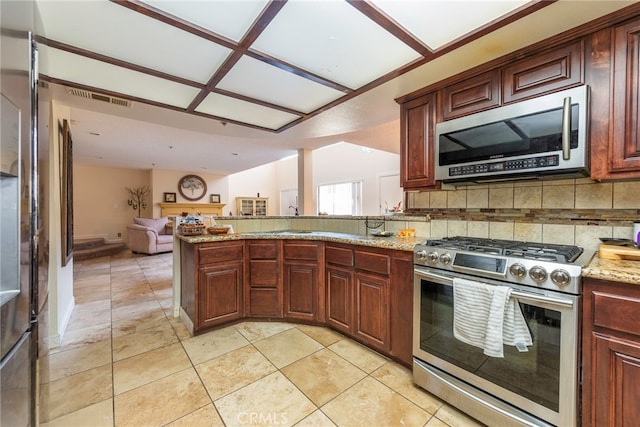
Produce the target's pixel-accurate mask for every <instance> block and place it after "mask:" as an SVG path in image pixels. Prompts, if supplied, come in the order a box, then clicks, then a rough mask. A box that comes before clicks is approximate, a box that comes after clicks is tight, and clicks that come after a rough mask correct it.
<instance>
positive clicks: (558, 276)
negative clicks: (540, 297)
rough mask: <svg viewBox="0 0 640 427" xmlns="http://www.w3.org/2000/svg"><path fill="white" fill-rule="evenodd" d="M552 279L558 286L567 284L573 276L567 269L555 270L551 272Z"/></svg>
mask: <svg viewBox="0 0 640 427" xmlns="http://www.w3.org/2000/svg"><path fill="white" fill-rule="evenodd" d="M551 281H552V282H553V283H555V284H556V285H558V286H567V285H568V284H569V282H571V276H570V275H569V273H567V271H566V270H562V269H558V270H553V271H552V272H551Z"/></svg>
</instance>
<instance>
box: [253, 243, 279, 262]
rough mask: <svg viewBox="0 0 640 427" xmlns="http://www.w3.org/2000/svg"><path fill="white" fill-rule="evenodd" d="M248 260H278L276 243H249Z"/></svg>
mask: <svg viewBox="0 0 640 427" xmlns="http://www.w3.org/2000/svg"><path fill="white" fill-rule="evenodd" d="M248 249H249V258H250V259H276V258H278V242H277V241H275V240H274V241H273V242H249V244H248Z"/></svg>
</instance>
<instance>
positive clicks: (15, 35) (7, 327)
mask: <svg viewBox="0 0 640 427" xmlns="http://www.w3.org/2000/svg"><path fill="white" fill-rule="evenodd" d="M0 20H1V31H0V38H1V40H0V44H1V45H0V66H1V67H0V68H1V74H0V92H1V93H0V203H1V205H0V352H1V359H0V402H1V404H0V425H1V426H3V427H4V426H9V427H13V426H28V425H36V424H37V423H38V415H37V413H38V410H39V405H38V401H39V399H38V394H40V392H39V390H40V389H41V387H40V386H39V383H40V382H41V381H40V378H39V372H41V371H42V369H41V367H40V366H39V362H38V360H39V357H40V356H43V355H46V352H47V351H48V350H47V348H46V346H45V347H43V346H42V344H43V343H44V342H45V341H46V337H47V336H48V331H47V330H46V325H47V321H46V320H47V317H48V313H47V297H48V274H47V273H48V243H47V240H48V221H47V217H48V215H44V214H43V210H42V209H43V206H44V205H47V204H48V191H47V188H48V185H46V182H47V179H46V177H45V176H41V175H40V174H39V165H44V167H45V168H46V169H48V161H47V159H48V155H47V154H46V152H47V151H48V143H47V141H48V138H47V136H48V132H44V135H43V137H44V138H45V139H44V140H43V141H39V138H38V116H39V114H38V90H37V76H38V74H37V63H38V61H37V45H36V43H35V40H34V34H33V29H34V22H35V10H34V3H33V2H32V1H6V0H3V1H1V2H0ZM45 105H46V103H45ZM45 109H46V110H48V108H45ZM43 117H44V120H47V117H46V111H45V114H44V115H43ZM39 142H40V146H39ZM43 328H44V329H43ZM45 370H46V369H45ZM45 383H46V381H45Z"/></svg>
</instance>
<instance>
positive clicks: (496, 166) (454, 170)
mask: <svg viewBox="0 0 640 427" xmlns="http://www.w3.org/2000/svg"><path fill="white" fill-rule="evenodd" d="M559 164H560V156H559V155H557V154H554V155H552V156H540V157H529V158H527V159H518V160H504V161H501V162H487V163H476V164H473V165H465V166H455V167H451V168H449V176H451V177H454V176H464V175H474V174H478V173H487V172H505V171H519V170H527V169H538V168H546V167H553V166H558V165H559Z"/></svg>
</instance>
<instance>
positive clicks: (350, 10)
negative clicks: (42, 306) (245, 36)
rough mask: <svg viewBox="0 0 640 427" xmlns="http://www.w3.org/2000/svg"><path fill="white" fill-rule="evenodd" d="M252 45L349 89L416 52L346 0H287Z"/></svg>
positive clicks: (409, 59)
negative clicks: (318, 0)
mask: <svg viewBox="0 0 640 427" xmlns="http://www.w3.org/2000/svg"><path fill="white" fill-rule="evenodd" d="M252 48H253V49H255V50H257V51H260V52H263V53H267V54H269V55H271V56H275V57H276V58H279V59H282V60H285V61H287V62H289V63H292V64H295V65H297V66H299V67H302V68H304V69H307V70H310V71H312V72H313V73H315V74H317V75H320V76H322V77H325V78H327V79H329V80H331V81H335V82H338V83H340V84H342V85H345V86H347V87H350V88H352V89H355V88H358V87H360V86H363V85H364V84H366V83H368V82H370V81H372V80H375V79H376V78H378V77H380V76H381V75H383V74H386V73H388V72H390V71H392V70H394V69H397V68H399V67H401V66H403V65H405V64H407V63H409V62H411V61H413V60H414V59H417V58H419V57H420V55H419V54H418V53H417V52H416V51H414V50H412V49H411V48H409V47H408V46H407V45H405V44H404V43H403V42H401V41H400V40H398V39H397V38H395V37H394V36H392V35H391V34H390V33H389V32H387V31H386V30H384V29H382V28H381V27H379V26H378V25H376V24H375V23H374V22H373V21H372V20H370V19H369V18H367V17H366V16H365V15H363V14H362V13H360V12H359V11H358V10H356V9H355V8H354V7H352V6H350V5H349V4H348V3H347V2H344V1H320V2H316V1H311V2H310V1H290V2H287V4H286V5H285V6H284V7H283V8H282V10H281V11H280V13H279V14H278V15H277V16H276V17H275V18H274V19H273V21H271V24H270V25H269V26H268V27H267V28H266V29H265V31H264V32H263V33H262V34H261V35H260V37H258V39H257V40H256V42H255V43H254V44H253V45H252Z"/></svg>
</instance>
